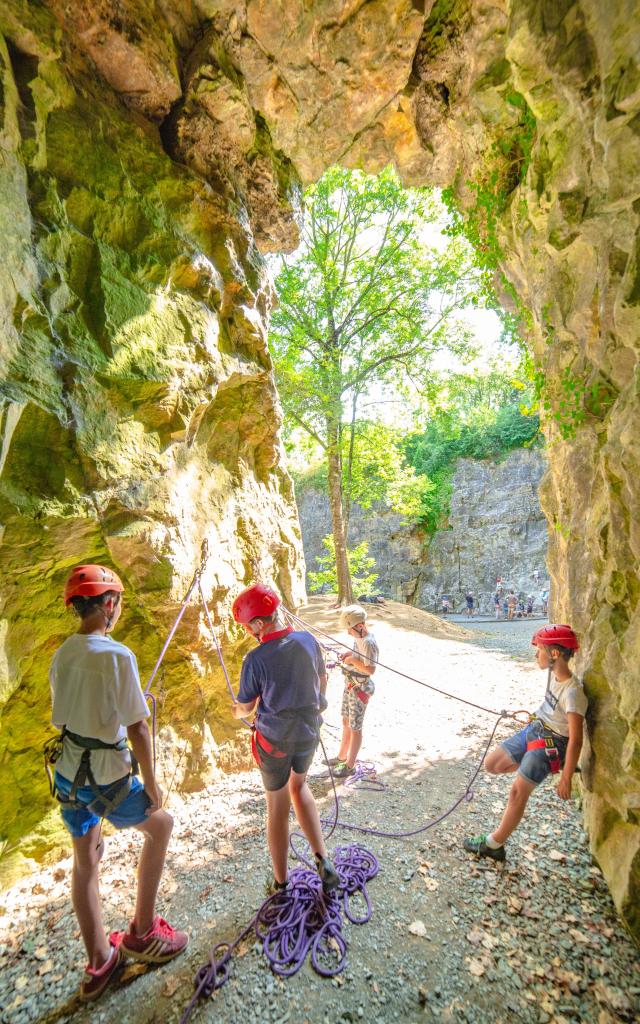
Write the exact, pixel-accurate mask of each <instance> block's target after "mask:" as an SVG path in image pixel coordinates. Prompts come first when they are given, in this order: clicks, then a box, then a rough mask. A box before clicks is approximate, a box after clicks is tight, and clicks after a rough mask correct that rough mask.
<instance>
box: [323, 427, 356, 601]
mask: <svg viewBox="0 0 640 1024" xmlns="http://www.w3.org/2000/svg"><path fill="white" fill-rule="evenodd" d="M327 440H328V445H327V469H328V483H329V506H330V508H331V524H332V527H333V543H334V546H335V552H336V574H337V577H338V604H351V603H352V602H353V587H352V585H351V575H350V573H349V562H348V560H347V544H346V541H345V535H344V519H343V513H342V467H341V465H340V447H339V442H338V425H337V423H336V422H335V421H334V420H329V419H328V420H327Z"/></svg>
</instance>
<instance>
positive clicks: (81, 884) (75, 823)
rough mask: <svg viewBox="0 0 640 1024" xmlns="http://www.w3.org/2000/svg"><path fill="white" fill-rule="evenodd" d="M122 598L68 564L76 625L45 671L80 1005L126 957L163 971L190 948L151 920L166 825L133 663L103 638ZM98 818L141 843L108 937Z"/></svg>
mask: <svg viewBox="0 0 640 1024" xmlns="http://www.w3.org/2000/svg"><path fill="white" fill-rule="evenodd" d="M123 593H124V587H123V585H122V582H121V580H120V579H119V577H118V576H117V574H116V573H115V572H114V571H113V569H109V568H108V567H107V566H104V565H79V566H76V568H75V569H74V570H73V571H72V572H71V574H70V576H69V578H68V579H67V582H66V584H65V588H64V603H65V604H66V606H67V607H69V606H73V610H74V611H75V613H76V615H77V616H78V618H79V620H80V625H79V628H78V630H77V632H76V633H74V634H73V635H72V636H70V637H68V638H67V640H65V642H64V643H63V644H62V646H61V647H59V648H58V650H57V651H56V653H55V654H54V656H53V661H52V662H51V668H50V670H49V681H50V683H51V699H52V705H53V708H52V713H51V720H52V722H53V724H54V725H55V726H56V727H57V728H59V729H60V730H61V736H60V740H59V741H58V743H59V747H58V750H57V751H55V755H54V756H52V757H51V762H52V764H53V767H54V768H55V775H54V793H55V796H56V797H57V799H58V800H59V801H60V805H61V806H60V810H61V814H62V820H63V823H64V825H65V828H66V829H67V831H68V832H69V833H70V835H71V838H72V843H73V869H72V872H71V900H72V903H73V909H74V911H75V914H76V917H77V919H78V925H79V927H80V934H81V935H82V940H83V942H84V945H85V948H86V951H87V955H88V958H89V963H88V965H87V966H86V967H85V971H84V977H83V979H82V982H81V984H80V991H79V998H80V1000H81V1001H82V1002H92V1001H93V1000H95V999H98V997H99V996H101V995H102V993H103V992H104V990H105V989H106V987H107V986H108V984H109V982H110V981H111V980H112V979H113V978H114V977H115V976H116V974H117V973H118V972H119V969H120V968H121V967H122V964H123V960H124V957H125V956H129V957H131V958H132V959H134V960H142V961H144V962H146V963H155V964H163V963H167V961H169V960H173V958H174V957H176V956H178V954H179V953H181V952H182V951H183V949H185V948H186V946H187V944H188V942H189V936H188V935H187V934H186V932H181V931H177V930H176V929H174V928H172V927H171V925H169V924H167V922H166V921H165V920H164V918H162V917H157V916H156V913H155V904H156V896H157V893H158V887H159V885H160V879H161V877H162V871H163V868H164V862H165V856H166V853H167V847H168V845H169V839H170V837H171V831H172V829H173V818H172V817H171V815H170V814H168V813H167V811H165V810H164V809H163V807H162V801H163V796H162V792H161V790H160V788H159V786H158V784H157V782H156V779H155V776H154V771H153V756H152V752H151V736H150V735H149V728H148V726H147V722H146V719H147V718H148V717H149V708H148V706H147V702H146V699H145V696H144V693H143V692H142V687H141V685H140V676H139V675H138V664H137V662H136V658H135V655H134V654H133V652H132V651H130V650H129V648H128V647H125V645H124V644H120V643H118V642H117V641H116V640H112V638H111V636H110V635H109V634H110V633H111V631H112V630H113V629H115V627H116V625H117V623H118V620H119V618H120V614H121V612H122V605H123V600H122V595H123ZM136 762H137V764H136ZM138 766H139V769H140V773H141V775H142V782H140V780H139V779H138V777H137V768H138ZM104 818H106V819H107V820H108V821H110V822H111V824H112V825H113V826H114V827H115V828H117V829H123V828H135V829H137V830H138V831H139V832H142V834H143V836H144V842H143V844H142V850H141V852H140V857H139V859H138V888H137V894H136V905H135V913H134V916H133V920H132V921H131V923H130V925H129V928H128V930H127V931H126V932H112V933H111V935H110V936H109V937H107V934H106V932H105V930H104V925H103V923H102V909H101V906H100V892H99V881H100V878H99V868H100V861H101V859H102V856H103V854H104V840H103V838H102V821H103V819H104ZM128 885H129V886H131V881H129V883H128ZM129 891H130V889H129V888H127V901H128V896H129Z"/></svg>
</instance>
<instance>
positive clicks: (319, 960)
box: [180, 843, 380, 1024]
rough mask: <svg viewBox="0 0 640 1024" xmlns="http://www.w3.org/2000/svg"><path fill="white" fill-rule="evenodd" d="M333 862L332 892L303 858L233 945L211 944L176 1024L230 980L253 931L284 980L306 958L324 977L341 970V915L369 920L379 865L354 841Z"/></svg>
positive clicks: (354, 920)
mask: <svg viewBox="0 0 640 1024" xmlns="http://www.w3.org/2000/svg"><path fill="white" fill-rule="evenodd" d="M334 864H335V868H336V871H337V872H338V875H339V876H340V886H339V888H338V890H337V891H336V892H334V893H328V894H326V893H324V892H323V891H322V882H321V881H320V877H319V875H318V873H317V871H315V869H313V868H312V867H310V866H309V865H308V862H307V861H306V859H305V862H304V864H303V865H302V866H301V867H297V868H294V869H293V871H291V872H290V874H289V884H288V886H287V888H286V889H283V890H280V891H278V892H276V893H274V894H273V895H272V896H269V897H268V899H266V900H265V901H264V903H263V904H262V905H261V906H260V907H259V908H258V910H257V911H256V913H255V914H254V916H253V917H252V918H251V921H249V923H248V924H247V926H246V927H245V928H244V929H243V931H241V932H240V934H239V935H238V936H237V938H236V939H234V941H233V942H230V943H229V942H219V943H218V944H217V945H216V946H214V948H213V950H212V952H211V957H210V959H209V961H208V963H206V964H203V965H202V966H201V967H200V968H199V970H198V972H197V973H196V976H195V982H194V983H195V993H194V995H193V998H192V1000H191V1002H190V1003H189V1005H188V1006H187V1007H186V1009H185V1011H184V1013H183V1015H182V1017H181V1018H180V1024H186V1022H187V1021H188V1019H189V1017H190V1015H191V1013H192V1011H193V1009H194V1007H195V1005H196V1003H197V1002H198V1000H199V999H200V998H202V997H205V998H210V997H211V996H213V994H214V993H215V991H216V989H219V988H222V986H223V985H224V984H225V982H227V981H228V980H229V972H230V964H231V958H232V957H233V954H234V952H235V950H236V949H237V948H238V946H239V945H240V943H241V942H242V941H243V939H245V938H246V937H247V936H248V935H250V934H251V932H252V931H253V932H255V935H256V938H257V939H258V941H259V942H261V943H262V949H263V951H264V954H265V956H266V958H267V960H268V962H269V966H270V967H271V970H272V971H273V973H274V974H277V975H279V976H280V977H282V978H289V977H291V976H292V975H293V974H296V973H297V971H299V970H300V968H301V967H302V965H303V964H304V962H305V960H306V958H307V956H309V959H310V961H311V965H312V967H313V969H314V970H315V971H316V972H317V973H318V974H319V975H321V977H323V978H332V977H334V976H335V975H337V974H340V973H341V972H342V971H343V970H344V968H345V966H346V960H347V943H346V940H345V938H344V936H343V934H342V913H343V912H344V915H345V917H346V918H347V920H349V921H350V922H351V923H352V924H366V923H367V921H369V920H370V918H371V913H372V908H371V900H370V898H369V893H368V891H367V883H368V882H369V881H371V879H372V878H374V877H375V876H376V875H377V873H378V871H379V870H380V865H379V864H378V860H377V858H376V857H375V855H374V854H373V853H371V851H370V850H367V849H365V847H363V846H360V845H359V844H358V843H354V844H353V845H351V846H341V847H338V848H337V849H336V851H335V857H334ZM360 899H362V900H363V902H364V910H363V911H361V912H360V913H358V912H357V910H356V909H354V904H355V903H356V901H357V900H360Z"/></svg>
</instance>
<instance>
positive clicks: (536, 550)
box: [296, 450, 547, 615]
mask: <svg viewBox="0 0 640 1024" xmlns="http://www.w3.org/2000/svg"><path fill="white" fill-rule="evenodd" d="M546 466H547V462H546V458H545V456H544V454H543V453H542V452H539V451H530V450H519V451H515V452H511V453H510V454H509V455H508V456H507V457H506V458H505V459H504V460H503V461H501V462H498V463H496V462H478V461H476V460H474V459H460V460H459V462H458V464H457V466H456V472H455V474H454V477H453V481H452V496H451V514H450V516H449V521H448V528H447V529H446V530H439V531H438V532H437V533H436V534H434V536H433V537H432V538H431V539H430V540H429V542H428V543H427V542H426V540H425V537H424V534H423V533H422V531H420V530H419V529H417V528H416V527H414V526H412V525H411V524H410V523H407V522H406V521H405V520H404V518H403V517H402V516H400V515H398V514H397V513H395V512H392V511H390V510H389V509H388V508H384V507H378V508H376V509H375V510H370V511H365V510H364V509H361V508H360V507H359V506H357V505H356V506H355V507H354V509H353V512H352V514H351V517H350V529H349V546H350V547H354V546H355V545H356V544H360V543H361V541H363V540H366V541H367V543H368V545H369V554H370V555H371V556H372V557H373V558H375V560H376V567H375V571H376V572H377V573H378V584H377V586H378V587H379V589H380V590H381V592H383V593H386V594H389V595H390V596H391V597H393V598H394V599H395V600H399V601H408V602H409V603H411V604H415V605H417V606H418V607H419V608H426V609H427V611H439V610H440V597H441V595H442V594H444V593H447V594H449V595H450V597H451V598H452V600H453V602H454V607H455V610H456V611H461V610H462V609H463V608H464V607H465V603H464V597H463V595H464V593H465V592H466V591H467V590H468V589H471V590H473V592H474V595H475V597H476V607H479V608H480V610H481V611H486V612H489V613H490V614H491V615H493V612H494V608H493V595H494V593H495V582H496V578H497V576H502V579H503V583H504V587H505V588H506V589H509V588H510V587H513V589H514V590H515V591H516V592H519V591H522V592H523V593H525V594H528V593H533V594H534V596H535V597H536V599H537V603H538V607H539V606H540V602H539V593H540V590H541V589H542V586H543V585H544V583H545V581H546V568H545V561H546V555H547V521H546V519H545V517H544V515H543V513H542V509H541V507H540V500H539V497H538V488H539V485H540V480H541V477H542V475H543V473H544V472H545V469H546ZM296 498H297V504H298V511H299V515H300V526H301V529H302V543H303V547H304V555H305V562H306V565H307V569H308V570H313V569H315V568H316V558H317V557H318V556H319V555H323V554H324V553H325V550H324V548H323V545H322V538H323V537H325V536H326V535H327V533H329V532H330V531H331V515H330V511H329V503H328V500H327V497H326V495H324V494H322V493H320V492H319V491H316V490H314V489H313V488H311V487H309V488H297V493H296ZM536 571H537V573H538V579H537V580H536V579H535V578H534V573H536Z"/></svg>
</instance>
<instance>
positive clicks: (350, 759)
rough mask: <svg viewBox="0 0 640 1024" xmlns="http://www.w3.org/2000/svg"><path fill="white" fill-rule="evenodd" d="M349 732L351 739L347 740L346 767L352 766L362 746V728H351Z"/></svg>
mask: <svg viewBox="0 0 640 1024" xmlns="http://www.w3.org/2000/svg"><path fill="white" fill-rule="evenodd" d="M350 732H351V739H350V741H349V753H348V754H347V767H348V768H353V766H354V765H355V763H356V758H357V756H358V753H359V752H360V747H361V746H362V729H351V730H350Z"/></svg>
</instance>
